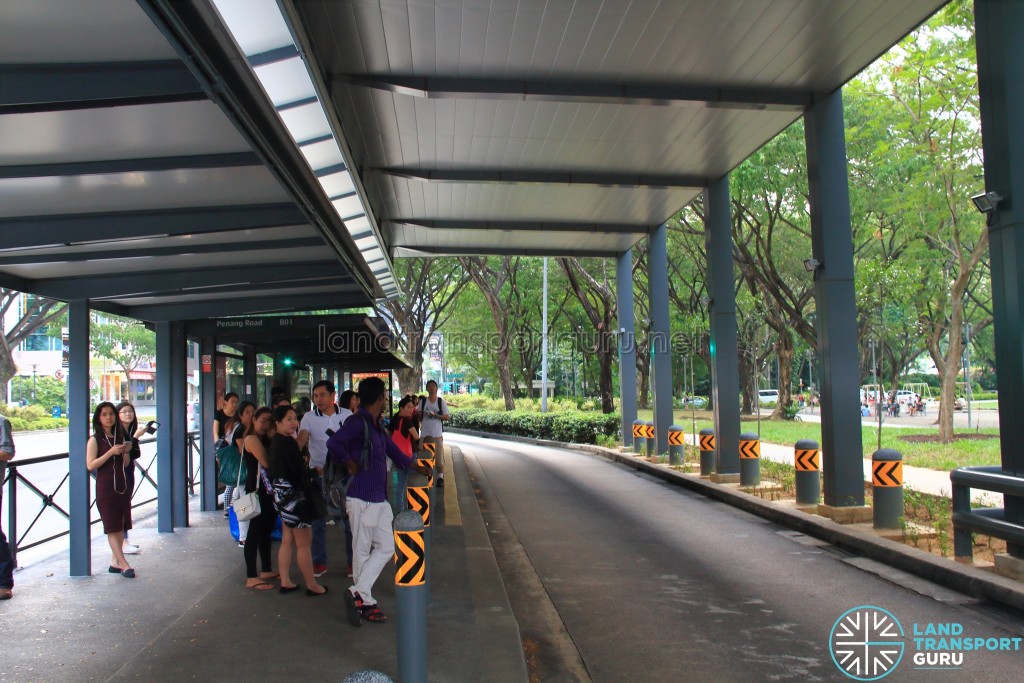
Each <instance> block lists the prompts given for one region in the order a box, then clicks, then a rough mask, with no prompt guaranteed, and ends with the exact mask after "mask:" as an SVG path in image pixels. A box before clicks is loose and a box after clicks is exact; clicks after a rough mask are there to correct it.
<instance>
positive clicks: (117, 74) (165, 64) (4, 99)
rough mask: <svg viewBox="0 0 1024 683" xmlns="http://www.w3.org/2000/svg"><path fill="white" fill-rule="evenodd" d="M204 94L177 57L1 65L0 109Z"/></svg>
mask: <svg viewBox="0 0 1024 683" xmlns="http://www.w3.org/2000/svg"><path fill="white" fill-rule="evenodd" d="M205 99H207V95H206V92H205V91H204V90H203V89H202V87H200V85H199V83H198V82H197V81H196V78H195V76H193V75H192V72H191V71H189V69H188V67H187V66H185V64H184V63H183V62H181V61H178V60H166V61H152V62H110V63H98V64H97V63H90V64H73V63H72V64H5V65H0V114H25V113H36V112H47V111H62V110H68V109H96V108H102V107H119V106H128V105H136V104H160V103H165V102H195V101H198V100H205Z"/></svg>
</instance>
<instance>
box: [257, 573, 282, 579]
mask: <svg viewBox="0 0 1024 683" xmlns="http://www.w3.org/2000/svg"><path fill="white" fill-rule="evenodd" d="M259 578H261V579H266V580H267V581H273V580H274V579H280V578H281V575H280V574H278V573H277V572H263V573H262V574H260V576H259Z"/></svg>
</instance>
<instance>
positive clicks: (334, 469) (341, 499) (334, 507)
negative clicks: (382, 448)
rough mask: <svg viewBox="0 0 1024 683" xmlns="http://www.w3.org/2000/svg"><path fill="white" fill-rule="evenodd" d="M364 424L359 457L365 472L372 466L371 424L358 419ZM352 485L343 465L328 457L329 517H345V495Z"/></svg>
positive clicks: (325, 464)
mask: <svg viewBox="0 0 1024 683" xmlns="http://www.w3.org/2000/svg"><path fill="white" fill-rule="evenodd" d="M358 419H359V420H361V421H362V423H363V451H362V453H361V454H360V456H359V467H360V471H363V470H365V469H366V468H367V467H368V466H369V464H370V423H369V422H367V421H366V420H364V419H363V418H362V417H360V418H358ZM351 483H352V476H351V475H349V473H348V468H346V467H345V466H344V465H342V464H341V463H338V462H336V461H335V460H334V458H331V457H328V458H327V462H326V463H324V489H325V490H326V492H327V515H328V516H329V517H332V518H333V519H340V518H342V517H344V515H345V494H346V493H347V492H348V487H349V484H351Z"/></svg>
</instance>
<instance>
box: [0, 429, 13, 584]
mask: <svg viewBox="0 0 1024 683" xmlns="http://www.w3.org/2000/svg"><path fill="white" fill-rule="evenodd" d="M11 460H14V435H13V434H12V433H11V421H10V420H8V419H7V418H6V417H5V416H3V415H0V482H2V481H3V480H4V470H5V469H7V463H8V462H10V461H11ZM3 502H4V490H3V487H2V486H0V505H3ZM13 596H14V554H13V553H12V552H11V546H10V545H9V544H8V543H7V536H5V535H4V530H3V527H0V600H10V599H11V597H13Z"/></svg>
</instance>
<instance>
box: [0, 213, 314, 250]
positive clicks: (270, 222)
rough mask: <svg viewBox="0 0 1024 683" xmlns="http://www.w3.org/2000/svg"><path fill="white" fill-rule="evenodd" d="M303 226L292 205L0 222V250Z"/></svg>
mask: <svg viewBox="0 0 1024 683" xmlns="http://www.w3.org/2000/svg"><path fill="white" fill-rule="evenodd" d="M306 223H307V220H306V217H305V215H303V213H302V212H301V211H300V210H299V208H298V207H297V206H295V205H294V204H287V203H282V204H248V205H240V206H207V207H196V208H187V209H153V210H145V211H115V212H104V213H83V214H59V215H55V216H50V215H47V216H18V217H15V218H0V233H2V234H3V236H4V244H3V246H4V249H5V250H12V249H26V248H30V247H57V246H71V245H74V244H89V243H92V242H111V241H118V240H125V239H138V238H141V237H172V236H178V235H198V234H207V233H214V232H231V231H235V230H250V229H254V228H277V227H282V226H287V225H305V224H306Z"/></svg>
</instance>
